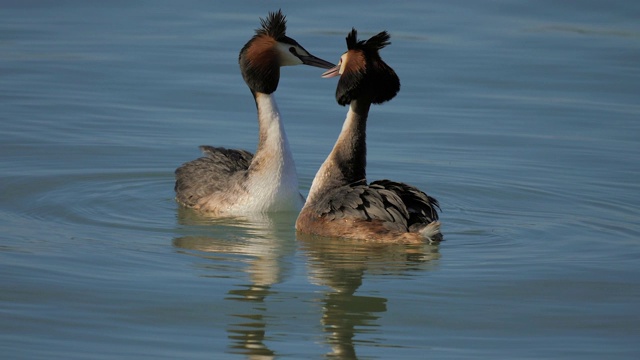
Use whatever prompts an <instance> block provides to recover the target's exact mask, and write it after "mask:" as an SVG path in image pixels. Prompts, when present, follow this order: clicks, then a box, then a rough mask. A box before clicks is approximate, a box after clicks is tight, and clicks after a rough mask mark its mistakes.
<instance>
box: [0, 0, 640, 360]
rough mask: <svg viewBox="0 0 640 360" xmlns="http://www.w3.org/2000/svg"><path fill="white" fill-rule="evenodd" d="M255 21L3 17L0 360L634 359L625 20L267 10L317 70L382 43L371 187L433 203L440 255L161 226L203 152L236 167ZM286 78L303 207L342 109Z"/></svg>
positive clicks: (516, 9) (265, 222)
mask: <svg viewBox="0 0 640 360" xmlns="http://www.w3.org/2000/svg"><path fill="white" fill-rule="evenodd" d="M274 6H275V5H271V4H264V3H262V2H236V3H233V4H231V3H230V4H225V5H221V4H213V3H210V2H201V1H193V2H187V3H185V2H170V1H162V2H156V1H153V2H151V1H149V2H136V3H130V2H122V1H113V2H106V3H98V2H84V1H65V2H55V3H52V2H44V1H43V2H40V1H28V2H21V1H9V2H5V3H3V5H2V6H0V8H2V10H1V11H0V99H1V100H0V130H1V131H0V170H1V172H0V193H1V194H2V196H1V198H0V228H1V229H2V236H1V237H0V287H1V288H0V353H2V354H3V355H4V357H6V358H11V359H41V358H42V359H44V358H47V359H51V358H56V359H102V358H104V359H107V358H108V359H112V358H123V359H144V358H153V359H160V358H167V359H175V358H185V359H200V358H202V359H205V358H206V359H211V358H216V359H222V358H230V359H234V358H263V359H264V358H289V359H300V358H312V359H313V358H315V359H317V358H325V357H334V358H344V359H355V358H361V359H388V358H407V359H409V358H420V359H422V358H425V357H431V358H439V359H447V358H449V359H464V358H473V359H478V358H481V359H485V358H486V359H496V358H504V359H512V358H523V359H524V358H530V359H539V358H555V359H575V358H581V359H601V358H603V357H607V358H611V359H614V358H615V359H632V358H637V357H638V355H640V345H638V341H637V339H638V338H639V337H640V326H639V325H638V324H639V323H640V308H639V307H638V300H639V299H640V266H638V261H639V259H640V225H638V224H639V222H638V219H639V210H640V206H639V205H638V204H639V203H640V185H638V184H639V183H638V179H640V166H639V165H638V159H639V158H640V144H639V141H638V139H639V138H640V137H639V136H640V122H639V121H638V119H639V118H640V105H638V101H637V98H638V94H639V93H640V66H639V65H638V64H640V52H639V49H640V27H639V26H638V25H637V19H638V16H639V15H640V6H638V5H637V4H636V3H634V2H623V1H618V2H609V1H585V2H581V3H580V5H579V6H578V5H576V4H573V3H567V4H564V3H562V4H561V3H557V2H552V1H535V2H530V1H492V2H474V1H464V0H462V1H454V2H421V1H406V2H403V3H401V4H399V3H393V4H392V3H389V4H368V5H367V6H361V5H355V4H345V3H343V2H331V1H330V2H328V3H327V2H323V3H317V4H310V3H305V4H299V3H298V2H284V3H282V4H281V5H279V6H281V7H282V9H283V11H284V13H285V14H287V15H288V18H289V23H288V25H289V30H288V34H289V35H290V36H292V37H293V38H295V39H296V40H298V41H299V42H300V43H301V44H302V45H303V46H304V47H305V48H307V49H308V50H309V51H311V52H312V53H314V54H315V55H317V56H319V57H322V58H325V59H327V60H331V61H337V60H338V58H339V56H340V55H341V54H342V53H343V52H344V50H345V43H344V37H345V36H346V34H347V32H348V31H349V30H350V29H351V27H356V28H357V29H358V30H359V32H360V34H361V36H362V37H363V38H366V37H368V36H370V35H373V34H375V33H377V32H379V31H381V30H385V29H386V30H388V31H389V32H390V33H391V35H392V39H391V40H392V45H390V46H389V47H388V48H386V49H384V50H383V51H382V56H383V58H384V59H385V60H386V61H387V62H388V63H389V64H390V65H391V66H392V67H393V68H394V69H395V70H396V72H397V73H398V75H399V76H400V79H401V82H402V89H401V91H400V93H399V95H398V97H397V98H396V99H394V100H393V101H391V102H389V103H387V104H384V105H382V106H375V107H373V109H372V113H371V116H370V120H369V127H368V176H369V178H370V180H375V179H380V178H392V179H394V180H398V181H404V182H407V183H410V184H413V185H415V186H418V187H419V188H421V189H423V190H425V191H427V192H428V193H429V194H430V195H432V196H434V197H436V198H438V199H439V201H440V203H441V204H442V208H443V212H442V222H443V231H444V233H445V238H446V241H445V242H443V243H442V244H440V245H438V246H431V245H422V246H382V247H381V246H376V247H370V246H364V245H363V244H359V243H354V242H338V241H324V242H319V241H317V239H307V238H296V235H295V232H294V230H293V224H294V221H295V216H296V214H277V215H268V216H259V217H253V218H248V219H247V218H244V219H222V220H220V219H219V220H213V219H207V218H205V217H202V216H201V215H199V214H197V213H194V212H192V211H189V210H184V209H180V208H179V207H178V206H177V205H176V204H175V202H174V200H173V170H174V169H175V168H176V167H178V166H179V165H180V164H182V163H183V162H186V161H189V160H191V159H194V158H196V157H197V156H199V153H198V148H197V146H198V145H202V144H210V145H216V146H227V147H238V148H245V149H248V150H251V151H254V150H255V145H256V139H257V124H256V115H255V106H254V104H253V100H252V98H251V95H250V93H249V91H248V89H247V88H246V86H245V85H244V83H243V81H242V78H241V76H240V74H239V71H238V66H237V54H238V51H239V50H240V48H241V47H242V45H243V44H244V43H245V42H246V41H247V40H248V39H249V38H250V37H251V35H252V31H253V29H255V28H256V27H257V26H258V18H259V17H261V16H265V15H266V13H267V12H268V11H270V10H275V7H274ZM321 72H322V71H321V70H320V69H315V68H310V67H293V68H285V69H283V71H282V79H281V82H280V86H279V89H278V93H277V99H278V104H279V107H280V110H281V112H282V115H283V118H284V119H285V126H286V130H287V134H288V136H289V140H290V143H291V147H292V150H293V152H294V156H295V160H296V163H297V167H298V174H299V177H300V182H301V191H302V192H303V193H307V192H308V189H309V186H310V184H311V180H312V179H313V176H314V175H315V171H316V170H317V168H318V167H319V165H320V164H321V162H322V161H323V160H324V157H325V156H326V155H327V154H328V152H329V151H330V149H331V146H332V145H333V142H334V141H335V139H336V137H337V134H338V132H339V131H340V127H341V123H342V121H343V119H344V116H345V112H346V109H345V108H343V107H340V106H338V105H337V104H336V103H335V101H334V99H333V94H334V91H335V84H336V83H335V79H329V80H326V79H321V78H320V77H319V75H320V73H321Z"/></svg>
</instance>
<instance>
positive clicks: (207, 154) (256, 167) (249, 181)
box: [175, 10, 334, 216]
mask: <svg viewBox="0 0 640 360" xmlns="http://www.w3.org/2000/svg"><path fill="white" fill-rule="evenodd" d="M260 21H261V25H262V27H261V28H259V29H257V30H256V33H255V35H254V36H253V37H252V38H251V40H249V42H247V43H246V45H244V47H243V48H242V50H241V51H240V56H239V60H238V62H239V64H240V70H241V72H242V77H243V78H244V81H245V82H246V84H247V85H248V86H249V89H251V93H252V94H253V97H254V99H255V103H256V107H257V111H258V126H259V139H258V148H257V150H256V153H255V155H253V154H251V153H250V152H248V151H245V150H234V149H226V148H222V147H212V146H201V147H200V149H201V150H202V151H203V153H204V156H203V157H201V158H199V159H196V160H193V161H190V162H187V163H185V164H183V165H182V166H180V167H179V168H178V169H177V170H176V172H175V175H176V184H175V192H176V200H177V202H178V203H180V204H181V205H183V206H186V207H189V208H193V209H197V210H201V211H205V212H208V213H210V214H213V215H218V216H235V215H242V214H249V213H264V212H277V211H299V210H300V208H301V207H302V205H303V203H304V198H303V197H302V195H300V192H299V190H298V177H297V174H296V168H295V164H294V161H293V156H292V154H291V150H290V148H289V142H288V140H287V135H286V134H285V131H284V126H283V123H282V119H281V118H280V112H279V110H278V106H277V105H276V101H275V97H274V92H275V91H276V89H277V88H278V81H279V80H280V67H282V66H289V65H302V64H304V65H310V66H316V67H320V68H323V69H329V68H331V67H333V66H334V65H333V64H332V63H330V62H328V61H325V60H322V59H319V58H317V57H315V56H313V55H311V54H310V53H309V52H308V51H307V50H305V49H304V48H303V47H302V46H301V45H300V44H298V43H297V42H296V41H295V40H293V39H292V38H290V37H288V36H286V34H285V32H286V18H285V16H284V15H283V14H282V12H281V11H280V10H278V11H277V12H272V13H269V16H268V17H267V18H266V19H260Z"/></svg>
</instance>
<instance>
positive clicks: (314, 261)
mask: <svg viewBox="0 0 640 360" xmlns="http://www.w3.org/2000/svg"><path fill="white" fill-rule="evenodd" d="M298 240H299V241H300V242H301V243H302V249H303V251H304V252H305V253H306V255H307V258H308V261H307V263H308V266H309V277H310V281H311V282H312V283H314V284H316V285H322V286H326V287H327V290H326V291H325V292H324V293H323V294H322V297H321V298H320V299H318V301H319V302H320V303H321V304H322V305H323V307H322V319H321V323H322V326H323V328H324V331H325V333H326V343H327V345H329V346H330V347H331V352H330V353H328V354H327V357H329V358H338V359H357V358H358V357H357V354H356V344H357V342H358V341H357V339H356V338H357V336H358V334H365V333H375V332H377V331H380V330H379V329H377V327H378V326H379V325H378V324H377V320H378V319H379V318H380V317H381V316H382V314H383V313H384V312H386V311H387V299H386V298H384V297H376V296H363V295H357V294H356V291H357V290H358V288H359V287H360V286H361V285H362V283H363V279H364V278H365V275H366V276H367V277H371V276H398V275H403V274H406V273H408V272H411V271H425V270H431V269H433V268H435V267H437V263H438V261H437V259H439V258H440V253H439V252H438V245H429V244H414V245H389V244H371V243H364V242H361V241H355V240H345V239H329V238H321V237H316V236H313V235H303V234H300V233H298ZM369 340H370V339H368V340H367V341H368V342H370V341H369ZM377 345H384V344H377Z"/></svg>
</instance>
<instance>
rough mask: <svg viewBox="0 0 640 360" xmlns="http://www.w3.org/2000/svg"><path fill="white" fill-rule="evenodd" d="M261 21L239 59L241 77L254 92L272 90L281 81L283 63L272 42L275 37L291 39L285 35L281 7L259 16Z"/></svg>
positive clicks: (284, 22)
mask: <svg viewBox="0 0 640 360" xmlns="http://www.w3.org/2000/svg"><path fill="white" fill-rule="evenodd" d="M260 25H261V27H260V28H259V29H256V34H255V35H254V36H253V37H252V38H251V40H249V42H247V43H246V44H245V45H244V47H242V50H240V55H239V57H238V62H239V64H240V71H241V72H242V77H243V78H244V81H245V82H246V83H247V85H248V86H249V88H250V89H251V91H252V92H261V93H265V94H271V93H273V92H274V91H276V89H277V88H278V82H279V81H280V66H279V65H278V58H277V56H275V55H274V54H275V50H274V48H273V46H274V45H275V42H276V41H281V40H285V41H286V40H287V39H289V38H288V37H287V36H286V35H285V32H286V31H287V19H286V17H285V16H284V15H283V14H282V11H281V10H278V11H275V12H270V13H269V15H268V16H267V18H266V19H263V18H260ZM289 42H290V41H289Z"/></svg>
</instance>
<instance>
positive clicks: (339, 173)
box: [307, 100, 371, 203]
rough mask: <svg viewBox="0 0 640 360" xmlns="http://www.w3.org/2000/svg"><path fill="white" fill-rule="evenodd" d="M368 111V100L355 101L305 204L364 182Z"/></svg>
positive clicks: (369, 105) (350, 106) (314, 180)
mask: <svg viewBox="0 0 640 360" xmlns="http://www.w3.org/2000/svg"><path fill="white" fill-rule="evenodd" d="M370 107H371V102H370V101H367V100H355V101H352V102H351V104H350V105H349V111H348V112H347V118H346V119H345V121H344V124H343V125H342V131H341V132H340V136H338V140H337V141H336V144H335V145H334V146H333V150H331V153H330V154H329V156H328V157H327V159H326V160H325V161H324V163H323V164H322V166H321V167H320V169H319V170H318V172H317V174H316V177H315V178H314V179H313V183H312V184H311V189H310V190H309V198H308V200H307V202H308V203H312V202H313V201H315V200H317V198H318V197H319V196H321V195H322V194H323V193H325V192H326V191H328V190H330V189H333V188H336V187H339V186H343V185H347V184H353V183H358V182H366V177H367V175H366V166H367V143H366V132H367V117H368V115H369V108H370Z"/></svg>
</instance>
